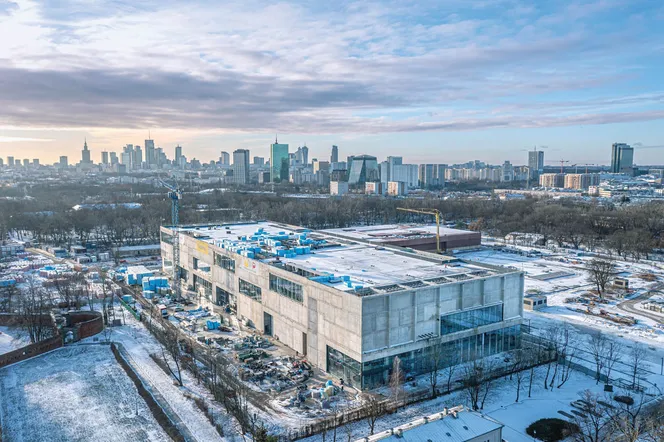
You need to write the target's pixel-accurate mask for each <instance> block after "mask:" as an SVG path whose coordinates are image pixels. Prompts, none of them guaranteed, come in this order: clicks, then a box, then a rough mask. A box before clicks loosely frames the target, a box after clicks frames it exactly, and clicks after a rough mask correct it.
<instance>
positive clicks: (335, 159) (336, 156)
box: [330, 145, 339, 164]
mask: <svg viewBox="0 0 664 442" xmlns="http://www.w3.org/2000/svg"><path fill="white" fill-rule="evenodd" d="M338 162H339V147H338V146H336V145H333V146H332V154H330V163H332V164H334V163H338Z"/></svg>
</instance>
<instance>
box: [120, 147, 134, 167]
mask: <svg viewBox="0 0 664 442" xmlns="http://www.w3.org/2000/svg"><path fill="white" fill-rule="evenodd" d="M133 157H134V152H133V151H131V150H127V151H124V152H122V153H121V154H120V164H122V165H123V166H125V169H126V170H130V169H131V167H132V163H131V162H132V159H133Z"/></svg>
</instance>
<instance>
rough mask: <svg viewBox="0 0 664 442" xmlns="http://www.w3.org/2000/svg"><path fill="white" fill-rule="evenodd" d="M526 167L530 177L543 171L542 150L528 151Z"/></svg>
mask: <svg viewBox="0 0 664 442" xmlns="http://www.w3.org/2000/svg"><path fill="white" fill-rule="evenodd" d="M528 169H529V172H530V177H531V178H535V177H537V176H539V174H541V173H542V172H543V171H544V151H541V150H530V151H528Z"/></svg>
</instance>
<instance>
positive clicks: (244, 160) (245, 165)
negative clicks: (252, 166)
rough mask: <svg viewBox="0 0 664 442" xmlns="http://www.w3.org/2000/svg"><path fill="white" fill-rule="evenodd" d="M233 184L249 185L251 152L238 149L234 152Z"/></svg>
mask: <svg viewBox="0 0 664 442" xmlns="http://www.w3.org/2000/svg"><path fill="white" fill-rule="evenodd" d="M233 182H234V183H235V184H247V183H249V151H248V150H247V149H237V150H236V151H234V152H233Z"/></svg>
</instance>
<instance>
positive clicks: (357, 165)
mask: <svg viewBox="0 0 664 442" xmlns="http://www.w3.org/2000/svg"><path fill="white" fill-rule="evenodd" d="M379 178H380V173H379V171H378V161H377V160H376V157H372V156H371V155H359V156H355V157H353V160H352V163H351V166H350V173H349V174H348V184H350V185H353V184H361V185H364V183H366V182H367V181H378V180H379Z"/></svg>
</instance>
